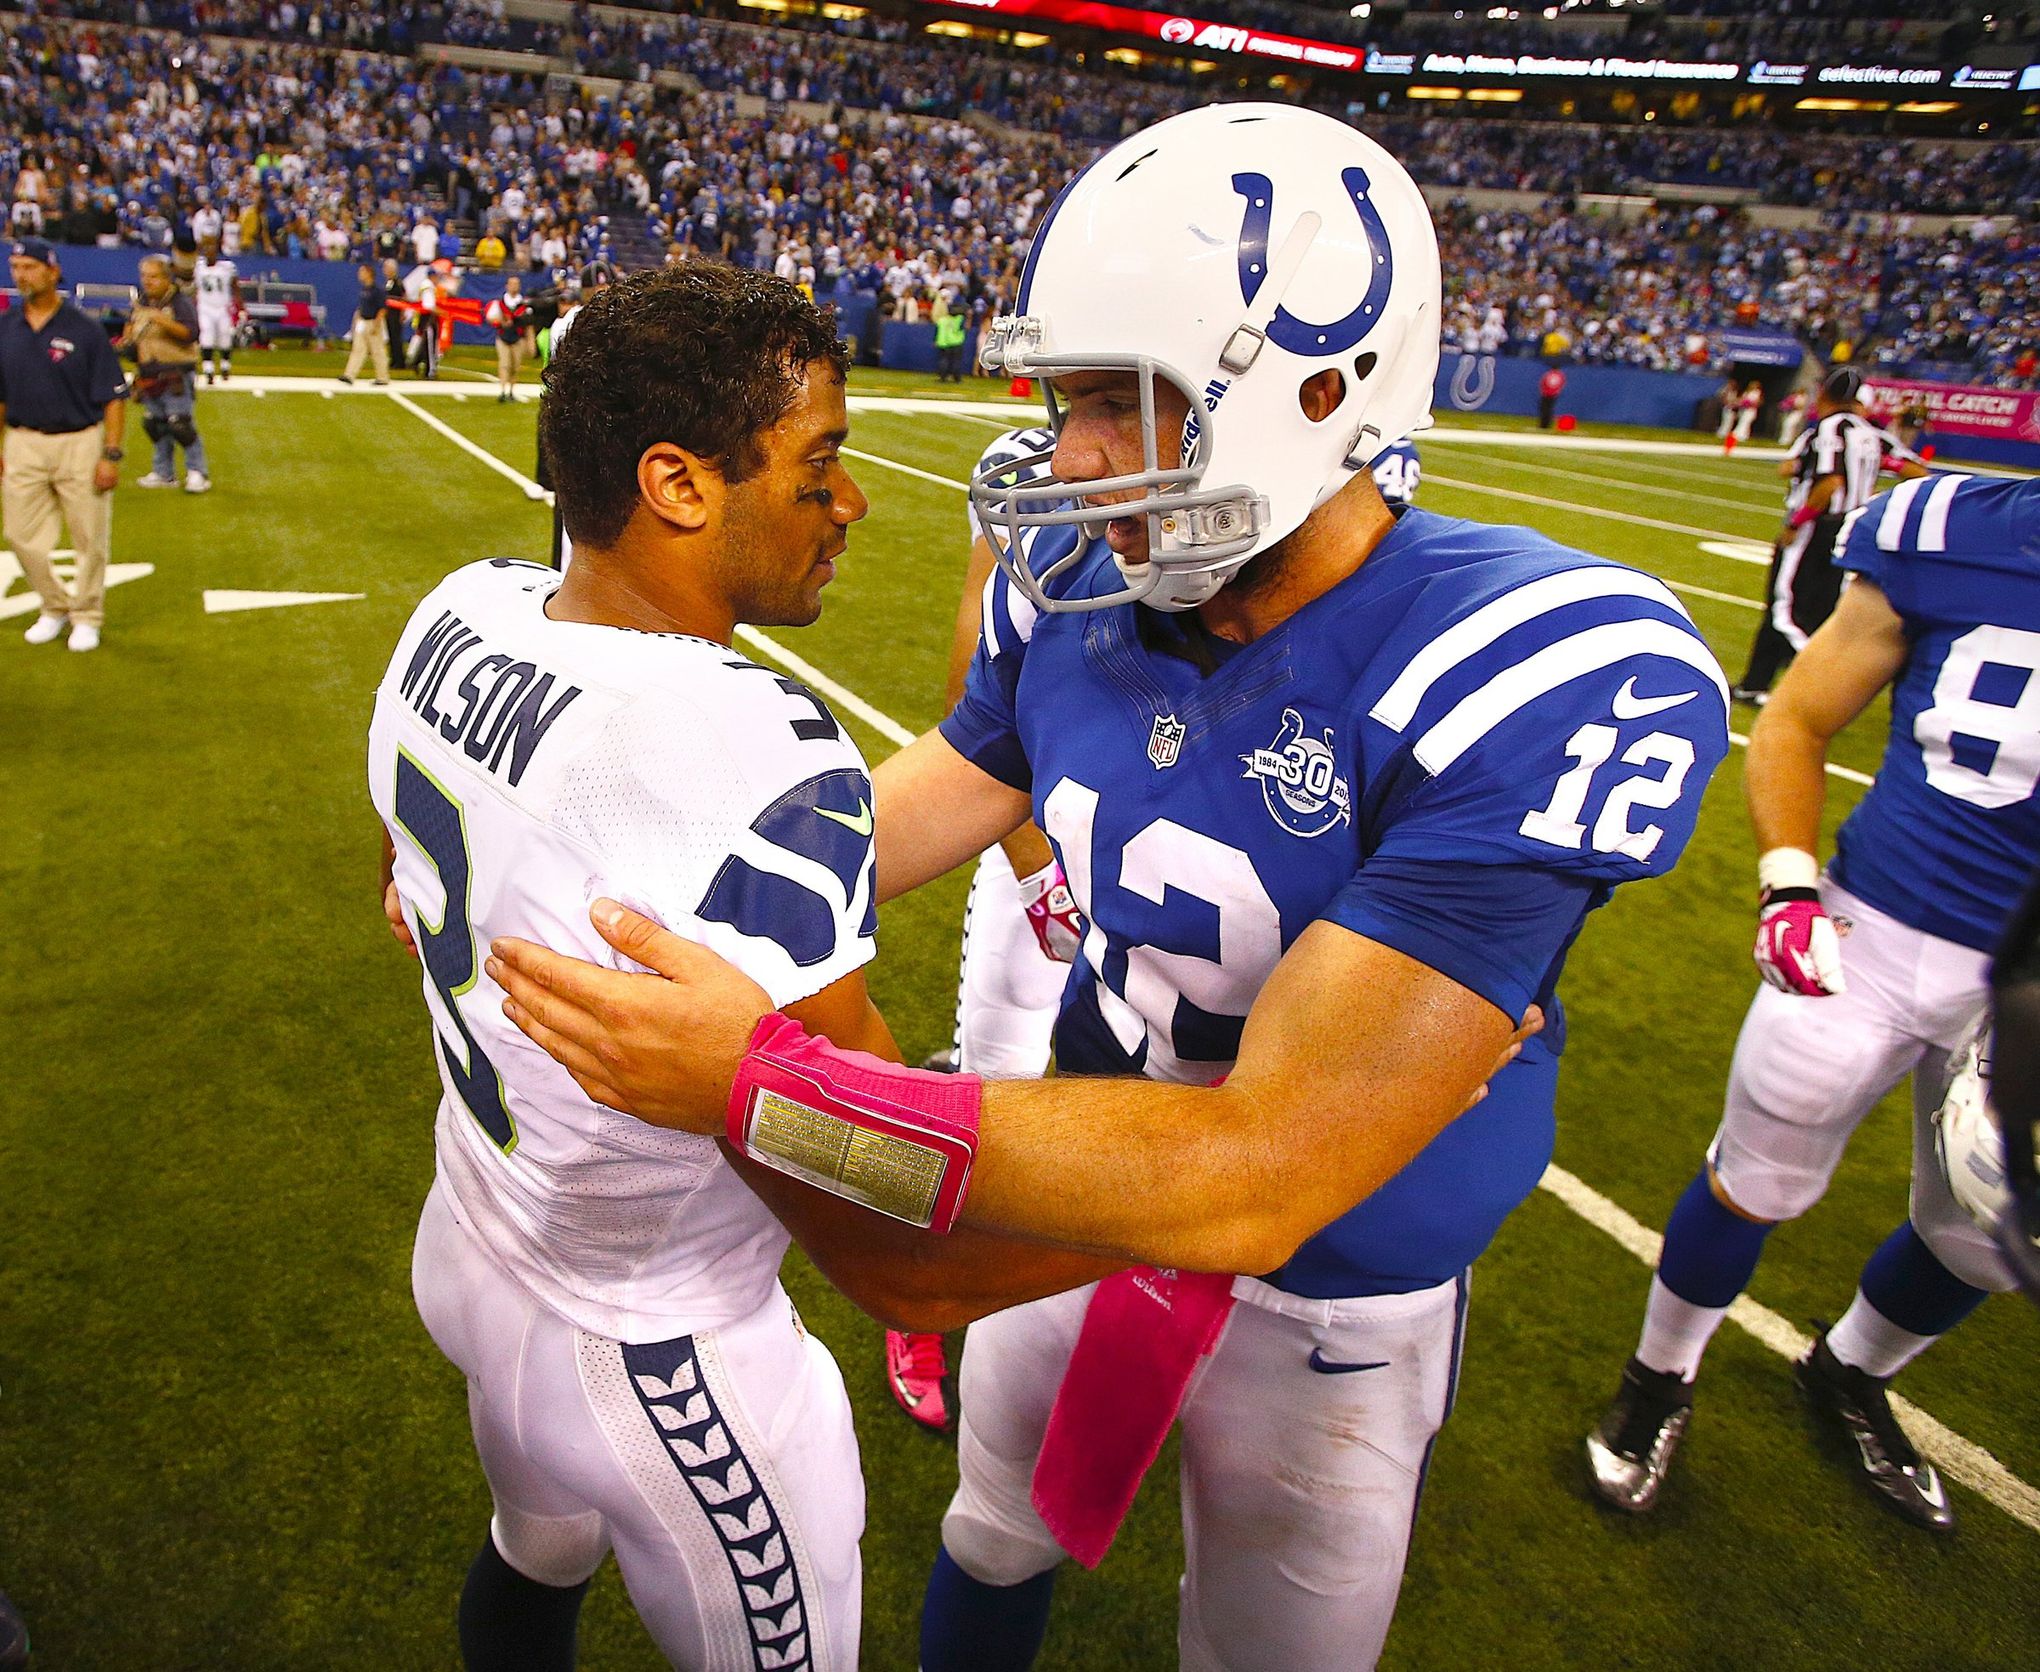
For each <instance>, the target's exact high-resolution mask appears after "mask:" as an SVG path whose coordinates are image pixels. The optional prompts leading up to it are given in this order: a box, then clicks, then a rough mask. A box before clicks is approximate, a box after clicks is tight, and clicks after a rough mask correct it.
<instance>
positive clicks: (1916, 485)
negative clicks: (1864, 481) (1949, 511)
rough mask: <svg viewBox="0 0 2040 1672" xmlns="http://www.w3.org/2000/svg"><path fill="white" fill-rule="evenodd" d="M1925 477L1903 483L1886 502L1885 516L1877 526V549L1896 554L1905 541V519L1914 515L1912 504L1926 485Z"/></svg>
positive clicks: (1917, 477)
mask: <svg viewBox="0 0 2040 1672" xmlns="http://www.w3.org/2000/svg"><path fill="white" fill-rule="evenodd" d="M1926 480H1927V479H1926V478H1925V477H1924V476H1915V477H1914V478H1913V479H1912V480H1911V481H1910V482H1901V483H1899V485H1898V486H1897V487H1895V488H1893V489H1892V490H1891V497H1890V498H1889V499H1887V500H1885V502H1884V516H1883V518H1882V519H1881V520H1880V521H1879V522H1878V524H1877V549H1878V550H1879V551H1886V552H1895V551H1897V550H1898V548H1899V547H1900V545H1902V544H1903V543H1904V540H1905V519H1906V518H1907V517H1908V516H1909V515H1911V513H1912V502H1913V500H1914V499H1915V498H1916V497H1918V495H1919V491H1920V489H1921V488H1922V487H1924V486H1925V485H1926Z"/></svg>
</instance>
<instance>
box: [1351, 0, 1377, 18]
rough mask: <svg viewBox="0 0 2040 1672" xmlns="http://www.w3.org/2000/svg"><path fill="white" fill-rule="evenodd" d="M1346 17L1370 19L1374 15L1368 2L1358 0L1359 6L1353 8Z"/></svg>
mask: <svg viewBox="0 0 2040 1672" xmlns="http://www.w3.org/2000/svg"><path fill="white" fill-rule="evenodd" d="M1346 15H1347V16H1348V17H1372V16H1373V15H1374V7H1373V6H1372V4H1370V0H1360V4H1359V5H1357V6H1355V7H1354V8H1353V9H1352V10H1351V11H1350V12H1348V13H1347V14H1346Z"/></svg>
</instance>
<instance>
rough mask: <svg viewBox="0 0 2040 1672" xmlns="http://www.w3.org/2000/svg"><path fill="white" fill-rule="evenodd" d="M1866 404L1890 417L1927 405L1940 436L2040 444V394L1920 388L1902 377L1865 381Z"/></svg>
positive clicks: (1939, 385) (1950, 386) (1931, 425)
mask: <svg viewBox="0 0 2040 1672" xmlns="http://www.w3.org/2000/svg"><path fill="white" fill-rule="evenodd" d="M1864 390H1865V393H1864V405H1866V406H1867V407H1869V409H1870V410H1871V411H1872V412H1875V413H1877V414H1878V415H1879V416H1886V415H1889V414H1891V413H1894V412H1898V411H1900V410H1901V409H1903V408H1905V407H1908V406H1911V405H1912V404H1913V403H1914V402H1916V401H1924V402H1926V406H1927V428H1929V429H1930V430H1932V431H1934V433H1935V434H1937V435H1970V436H1985V437H1989V438H1992V439H1994V440H1999V441H2029V442H2040V393H2036V392H2034V391H2033V390H2031V389H1983V388H1979V387H1977V386H1976V385H1974V384H1968V383H1916V382H1914V381H1912V380H1911V379H1909V378H1902V377H1866V378H1865V379H1864Z"/></svg>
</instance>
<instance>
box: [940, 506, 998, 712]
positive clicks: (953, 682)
mask: <svg viewBox="0 0 2040 1672" xmlns="http://www.w3.org/2000/svg"><path fill="white" fill-rule="evenodd" d="M997 565H998V559H997V558H995V557H994V556H993V555H992V548H991V547H990V546H989V545H987V544H986V543H985V542H984V541H983V540H982V539H978V540H973V541H972V542H971V547H970V561H969V562H968V564H966V565H965V567H964V572H963V594H962V596H961V597H960V598H959V599H958V600H957V605H956V630H955V632H954V633H953V634H951V636H950V640H949V668H948V671H947V672H946V673H945V674H944V676H943V680H942V712H943V713H945V714H947V713H948V712H949V711H950V710H951V709H952V708H954V707H955V706H956V703H957V699H958V698H959V697H961V696H962V695H963V684H964V680H965V679H966V678H967V677H968V676H969V674H970V659H971V657H972V656H974V655H975V654H976V653H977V645H978V635H979V633H980V632H981V631H982V630H983V625H984V609H985V606H984V598H985V582H986V581H987V580H988V579H990V578H991V573H992V570H993V569H994V568H995V567H997Z"/></svg>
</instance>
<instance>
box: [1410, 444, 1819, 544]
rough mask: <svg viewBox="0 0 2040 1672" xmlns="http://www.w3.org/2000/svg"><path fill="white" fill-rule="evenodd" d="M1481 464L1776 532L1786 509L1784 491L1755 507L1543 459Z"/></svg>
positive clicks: (1715, 496) (1496, 461) (1438, 479)
mask: <svg viewBox="0 0 2040 1672" xmlns="http://www.w3.org/2000/svg"><path fill="white" fill-rule="evenodd" d="M1480 462H1481V463H1484V464H1494V465H1497V466H1500V467H1502V468H1504V469H1517V470H1523V469H1528V470H1534V471H1535V472H1536V473H1537V475H1538V476H1539V477H1551V476H1563V477H1564V478H1565V479H1566V480H1567V481H1570V482H1592V483H1597V484H1598V485H1600V486H1601V487H1605V488H1615V489H1628V490H1629V491H1631V492H1633V493H1642V494H1651V495H1654V496H1655V497H1657V498H1660V499H1690V500H1693V501H1695V502H1696V503H1698V504H1701V505H1711V506H1713V507H1714V508H1715V509H1716V510H1719V511H1732V512H1734V513H1736V514H1737V515H1739V516H1745V517H1756V518H1760V519H1762V520H1763V521H1765V522H1767V523H1769V524H1770V525H1771V526H1772V527H1774V528H1775V527H1776V526H1777V524H1778V521H1779V519H1780V518H1781V517H1783V515H1784V511H1783V505H1784V498H1785V496H1784V491H1783V489H1782V488H1781V489H1780V491H1779V492H1778V493H1777V494H1776V495H1775V496H1774V497H1775V499H1776V500H1777V503H1776V504H1774V505H1755V504H1745V503H1743V502H1741V501H1738V500H1733V499H1723V498H1722V497H1721V496H1720V495H1719V494H1708V493H1695V492H1693V491H1692V490H1690V489H1687V488H1666V487H1660V486H1659V485H1658V484H1657V483H1655V482H1639V481H1637V480H1635V479H1634V478H1633V477H1628V476H1613V475H1606V474H1603V473H1601V472H1597V471H1591V470H1561V469H1559V468H1558V466H1556V465H1552V464H1547V463H1546V462H1544V461H1543V460H1542V459H1539V460H1537V461H1536V462H1534V463H1532V462H1530V461H1527V460H1526V461H1522V462H1520V463H1519V462H1516V461H1511V460H1505V459H1485V460H1481V461H1480ZM1432 480H1434V481H1442V480H1443V478H1442V477H1433V478H1432Z"/></svg>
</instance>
